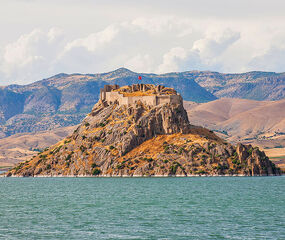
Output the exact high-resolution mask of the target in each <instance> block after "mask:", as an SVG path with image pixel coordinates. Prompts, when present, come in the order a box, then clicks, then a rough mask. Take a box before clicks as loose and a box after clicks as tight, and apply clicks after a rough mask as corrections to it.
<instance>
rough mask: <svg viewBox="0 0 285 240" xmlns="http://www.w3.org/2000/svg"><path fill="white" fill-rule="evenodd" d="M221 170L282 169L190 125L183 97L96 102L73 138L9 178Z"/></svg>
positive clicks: (271, 171)
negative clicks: (152, 102) (130, 102)
mask: <svg viewBox="0 0 285 240" xmlns="http://www.w3.org/2000/svg"><path fill="white" fill-rule="evenodd" d="M128 89H129V88H128ZM144 89H145V87H144ZM163 89H164V88H163V87H159V89H157V90H158V91H162V90H163ZM119 90H120V89H119ZM135 90H136V91H137V89H136V88H135ZM172 93H174V90H173V91H172ZM225 174H229V175H234V174H239V175H247V176H251V175H278V174H280V170H279V169H278V168H276V167H275V165H274V164H273V163H271V162H270V161H269V159H268V158H267V157H266V156H265V154H264V152H261V151H259V149H257V148H252V146H250V145H249V146H246V145H242V144H239V145H238V146H237V147H234V146H233V145H231V144H228V143H226V142H225V141H223V140H222V139H220V138H219V137H217V136H216V135H215V134H214V133H213V132H211V131H209V130H207V129H205V128H201V127H195V126H193V125H190V123H189V121H188V117H187V113H186V111H185V109H184V108H183V105H182V98H181V102H179V103H177V104H169V103H166V104H159V105H157V106H150V105H146V104H143V103H142V102H137V103H136V104H135V105H131V106H128V105H119V104H118V102H116V101H114V103H112V104H110V103H109V104H106V102H105V103H104V102H103V101H100V102H98V103H97V104H96V105H95V106H94V108H93V110H92V112H91V113H90V114H88V115H87V117H86V118H85V119H84V120H83V122H82V124H81V125H80V126H79V127H78V128H77V129H76V130H75V131H74V133H73V134H72V135H71V136H69V137H67V138H65V139H63V140H62V141H60V142H59V143H57V144H56V145H54V146H51V147H50V148H49V149H48V150H46V151H44V152H42V153H40V154H39V155H38V156H35V157H34V158H33V159H31V160H30V161H27V162H24V163H21V164H19V165H18V166H16V167H15V168H14V169H12V170H11V171H10V172H8V173H7V176H11V175H12V176H38V175H45V176H56V175H61V176H70V175H73V176H90V175H93V176H153V175H156V176H190V175H225Z"/></svg>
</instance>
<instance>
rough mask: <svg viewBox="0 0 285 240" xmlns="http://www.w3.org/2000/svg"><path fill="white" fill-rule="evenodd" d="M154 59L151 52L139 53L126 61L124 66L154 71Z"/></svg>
mask: <svg viewBox="0 0 285 240" xmlns="http://www.w3.org/2000/svg"><path fill="white" fill-rule="evenodd" d="M153 65H154V63H153V60H152V58H151V56H150V55H149V54H144V55H142V54H138V55H136V56H134V57H131V58H130V59H129V60H127V61H126V63H125V64H124V67H126V68H129V69H131V70H132V71H136V72H152V71H153Z"/></svg>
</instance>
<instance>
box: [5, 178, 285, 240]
mask: <svg viewBox="0 0 285 240" xmlns="http://www.w3.org/2000/svg"><path fill="white" fill-rule="evenodd" d="M284 190H285V177H209V178H206V177H197V178H195V177H194V178H0V191H1V194H0V208H1V209H0V210H1V211H0V238H1V239H285V191H284Z"/></svg>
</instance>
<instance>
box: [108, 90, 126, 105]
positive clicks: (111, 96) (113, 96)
mask: <svg viewBox="0 0 285 240" xmlns="http://www.w3.org/2000/svg"><path fill="white" fill-rule="evenodd" d="M106 101H107V102H115V101H118V102H119V104H122V102H123V96H122V95H121V94H119V93H118V92H106Z"/></svg>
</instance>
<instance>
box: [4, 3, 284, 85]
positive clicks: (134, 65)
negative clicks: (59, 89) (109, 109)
mask: <svg viewBox="0 0 285 240" xmlns="http://www.w3.org/2000/svg"><path fill="white" fill-rule="evenodd" d="M284 9H285V1H283V0H282V1H281V0H271V1H267V0H258V1H257V0H247V1H245V0H215V1H213V0H200V1H197V0H196V1H192V0H187V1H186V0H176V1H169V0H164V1H162V0H156V1H149V0H145V1H144V0H141V1H131V0H126V1H123V0H122V1H118V0H105V1H96V0H93V1H91V0H81V1H79V0H57V1H55V0H49V1H45V0H0V28H1V33H2V34H1V38H0V85H7V84H12V83H19V84H26V83H30V82H33V81H36V80H39V79H42V78H45V77H49V76H51V75H54V74H57V73H60V72H66V73H74V72H81V73H96V72H106V71H111V70H114V69H116V68H119V67H127V68H129V69H131V70H133V71H138V72H154V73H164V72H171V71H188V70H211V71H220V72H246V71H252V70H262V71H276V72H284V71H285V70H284V61H285V15H284Z"/></svg>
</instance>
